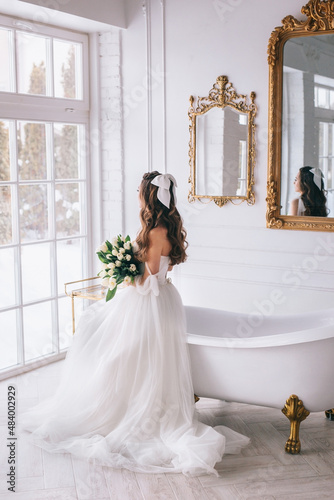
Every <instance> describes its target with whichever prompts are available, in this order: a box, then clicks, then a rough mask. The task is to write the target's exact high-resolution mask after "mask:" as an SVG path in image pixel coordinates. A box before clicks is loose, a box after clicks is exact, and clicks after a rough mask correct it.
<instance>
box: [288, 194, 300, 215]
mask: <svg viewBox="0 0 334 500" xmlns="http://www.w3.org/2000/svg"><path fill="white" fill-rule="evenodd" d="M298 201H299V198H295V199H294V200H291V203H290V215H297V211H298Z"/></svg>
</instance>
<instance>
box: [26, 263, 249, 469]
mask: <svg viewBox="0 0 334 500" xmlns="http://www.w3.org/2000/svg"><path fill="white" fill-rule="evenodd" d="M168 265H169V257H164V256H162V257H161V261H160V270H159V272H158V273H157V274H155V275H152V274H150V275H149V276H148V278H147V279H146V280H145V282H144V284H143V285H140V284H139V282H138V280H137V282H136V286H129V287H127V288H126V289H124V290H121V291H118V292H117V294H116V296H115V298H113V299H112V300H111V301H109V302H107V303H105V302H104V301H100V302H97V303H96V304H95V305H93V306H91V307H89V308H88V309H87V310H86V311H85V312H84V313H83V315H82V317H81V319H80V322H79V325H78V328H77V332H76V334H75V336H74V340H73V345H72V347H71V348H70V350H69V352H68V354H67V357H66V360H65V362H64V366H63V372H62V377H61V379H60V383H59V387H58V389H57V391H56V393H55V395H53V396H52V397H50V398H49V399H47V400H45V401H43V402H41V403H40V404H39V405H37V406H35V407H34V408H32V409H31V410H28V411H27V412H26V413H24V414H22V415H20V416H19V422H18V424H19V428H20V429H21V431H22V432H23V435H25V436H26V437H27V438H28V439H29V440H32V441H33V442H34V443H35V444H36V445H38V446H41V447H42V448H44V449H46V450H48V451H50V452H59V453H61V452H68V453H72V454H73V455H76V456H79V457H86V458H87V459H95V460H96V461H97V462H98V463H100V464H102V465H106V466H110V467H117V468H119V467H125V468H127V469H130V470H134V471H139V472H157V473H161V472H183V473H184V474H192V475H199V474H205V473H213V474H217V472H216V470H215V469H214V465H215V464H216V463H217V462H219V461H220V460H221V458H222V456H223V454H224V453H238V452H239V451H240V449H241V447H243V446H245V445H247V444H248V442H249V439H248V438H247V437H245V436H242V435H241V434H239V433H236V432H234V431H232V430H231V429H228V428H226V427H223V426H218V427H215V428H212V427H210V426H207V425H205V424H203V423H201V422H199V421H198V419H197V415H196V410H195V405H194V393H193V387H192V380H191V372H190V363H189V357H188V350H187V344H186V324H185V315H184V309H183V305H182V301H181V298H180V295H179V293H178V291H177V290H176V288H175V287H174V286H173V285H172V284H171V283H170V282H169V280H166V273H167V269H168ZM28 433H29V434H28Z"/></svg>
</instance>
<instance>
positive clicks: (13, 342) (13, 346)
mask: <svg viewBox="0 0 334 500" xmlns="http://www.w3.org/2000/svg"><path fill="white" fill-rule="evenodd" d="M16 364H17V339H16V311H7V312H3V313H0V370H1V369H2V368H8V367H9V366H13V365H16Z"/></svg>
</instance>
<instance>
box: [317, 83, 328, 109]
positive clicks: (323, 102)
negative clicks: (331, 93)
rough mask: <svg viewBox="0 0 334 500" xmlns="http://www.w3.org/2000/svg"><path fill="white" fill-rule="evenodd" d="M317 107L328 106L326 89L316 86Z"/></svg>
mask: <svg viewBox="0 0 334 500" xmlns="http://www.w3.org/2000/svg"><path fill="white" fill-rule="evenodd" d="M318 107H319V108H328V90H327V89H324V88H322V87H318Z"/></svg>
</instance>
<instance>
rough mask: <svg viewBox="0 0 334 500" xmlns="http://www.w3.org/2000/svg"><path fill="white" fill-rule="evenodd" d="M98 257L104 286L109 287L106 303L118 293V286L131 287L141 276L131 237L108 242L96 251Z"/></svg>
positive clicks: (117, 237) (119, 237)
mask: <svg viewBox="0 0 334 500" xmlns="http://www.w3.org/2000/svg"><path fill="white" fill-rule="evenodd" d="M96 253H97V256H98V258H99V259H100V261H101V262H102V269H101V271H100V272H99V273H97V274H98V276H100V278H101V280H102V285H103V286H106V287H108V292H107V295H106V302H108V300H110V299H112V298H113V297H114V296H115V294H116V291H117V286H118V285H120V284H121V283H123V284H124V285H126V286H127V285H131V283H133V281H134V277H135V276H137V274H139V269H138V261H136V259H135V257H134V251H133V245H132V243H131V239H130V236H129V235H128V236H126V237H125V238H124V237H123V236H121V235H118V236H116V237H115V238H113V239H112V243H110V241H108V240H106V241H105V242H104V243H102V245H101V246H100V247H99V248H97V250H96Z"/></svg>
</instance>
